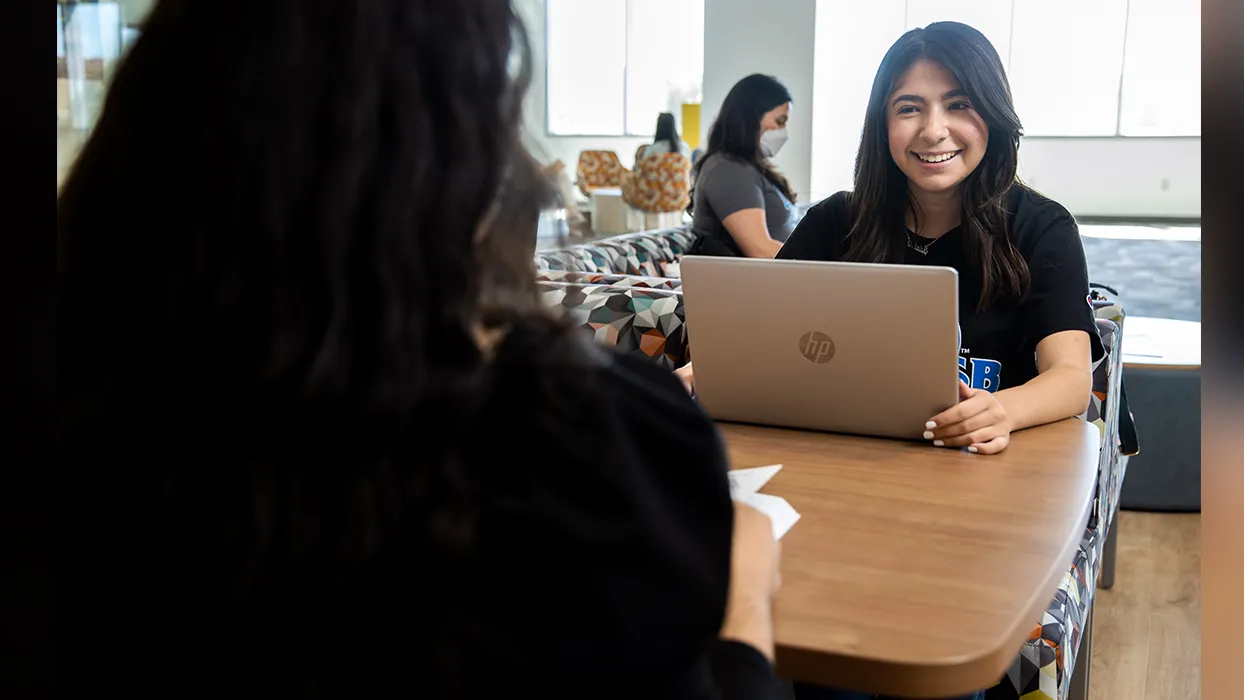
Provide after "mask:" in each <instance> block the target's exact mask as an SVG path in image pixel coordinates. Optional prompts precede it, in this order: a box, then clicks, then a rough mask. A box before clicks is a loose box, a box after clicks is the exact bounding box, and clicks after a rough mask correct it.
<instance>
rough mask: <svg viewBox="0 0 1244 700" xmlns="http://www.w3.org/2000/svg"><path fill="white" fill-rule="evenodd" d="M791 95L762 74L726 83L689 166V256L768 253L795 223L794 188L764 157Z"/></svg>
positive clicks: (772, 149)
mask: <svg viewBox="0 0 1244 700" xmlns="http://www.w3.org/2000/svg"><path fill="white" fill-rule="evenodd" d="M790 109H791V96H790V92H789V91H788V90H787V89H786V87H785V86H784V85H782V84H781V83H780V82H778V81H777V79H776V78H773V77H771V76H768V75H759V74H757V75H749V76H747V77H746V78H743V79H742V80H740V81H739V82H738V83H736V84H735V85H734V87H733V88H731V89H730V92H729V93H728V94H727V95H726V99H725V100H724V101H723V102H722V104H721V111H720V112H719V113H718V114H717V118H716V120H714V121H713V125H712V127H710V128H709V131H708V148H707V150H706V151H705V152H704V154H703V155H702V156H701V157H700V158H699V159H698V160H696V162H695V165H694V166H693V168H692V173H691V175H692V183H693V190H694V191H693V192H692V199H691V205H692V207H691V214H692V220H691V230H692V232H693V233H695V235H696V240H695V242H694V243H692V245H691V249H690V251H689V252H690V253H692V254H694V255H726V256H734V257H748V258H772V257H773V256H774V255H775V254H777V251H778V249H779V248H781V247H782V241H785V240H786V238H787V237H788V236H789V235H790V232H791V230H793V229H794V227H795V219H794V217H793V215H792V206H793V204H794V201H795V193H794V192H793V191H792V190H791V188H790V184H789V183H788V182H787V181H786V178H785V177H783V176H782V175H781V173H779V172H778V171H777V170H776V169H775V168H774V167H773V164H772V163H771V162H770V160H769V159H770V158H773V157H774V156H775V155H777V153H778V151H779V150H781V148H782V145H783V144H784V143H786V122H787V120H788V119H789V118H790Z"/></svg>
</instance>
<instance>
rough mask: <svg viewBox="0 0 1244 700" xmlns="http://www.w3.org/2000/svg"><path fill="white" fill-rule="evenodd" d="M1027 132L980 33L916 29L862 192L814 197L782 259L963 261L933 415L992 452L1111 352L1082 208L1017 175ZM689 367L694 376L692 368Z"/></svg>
mask: <svg viewBox="0 0 1244 700" xmlns="http://www.w3.org/2000/svg"><path fill="white" fill-rule="evenodd" d="M1021 133H1022V130H1021V125H1020V120H1019V117H1018V116H1016V114H1015V110H1014V107H1013V104H1012V100H1011V91H1010V86H1009V84H1008V82H1007V79H1006V74H1005V72H1004V69H1003V66H1002V62H1001V60H1000V59H999V58H998V54H997V52H996V51H995V50H994V48H993V46H992V45H990V44H989V42H988V40H987V39H986V38H985V37H984V35H983V34H981V33H980V32H979V31H977V30H975V29H973V28H972V27H969V26H967V25H964V24H959V23H955V22H938V23H935V24H932V25H929V26H928V27H927V28H925V29H914V30H912V31H910V32H908V33H907V34H905V35H903V37H902V38H900V39H899V40H898V42H896V43H895V44H894V46H893V47H891V48H890V50H889V52H888V53H887V54H886V56H885V58H884V59H883V61H882V63H881V67H880V69H879V70H878V71H877V75H876V79H875V80H874V82H873V87H872V93H871V95H870V97H869V103H868V112H867V115H866V117H865V122H864V130H863V136H862V140H861V143H860V148H859V154H858V156H857V159H856V163H855V189H854V190H853V191H852V192H839V193H838V194H835V195H833V196H832V197H829V198H828V199H826V200H824V201H822V202H820V203H818V204H817V205H815V206H813V207H812V208H811V209H809V211H808V213H807V215H806V216H805V217H804V218H803V220H802V221H801V222H800V223H799V226H798V227H797V228H796V229H795V231H794V233H793V234H792V235H791V237H790V239H789V240H788V241H787V242H786V244H785V245H784V246H783V247H782V250H781V252H780V253H778V255H777V257H778V258H779V259H796V260H830V261H852V262H866V263H903V264H911V265H941V266H948V267H953V268H955V269H956V270H957V271H958V272H959V304H960V308H959V325H960V333H961V343H960V345H961V347H960V357H959V378H960V402H959V403H958V404H957V405H956V406H954V407H952V408H950V409H948V410H947V411H945V412H943V413H941V414H939V415H936V416H930V417H929V422H928V424H927V425H926V426H925V428H926V431H925V433H924V437H925V438H926V439H928V440H930V441H931V442H932V444H933V445H935V446H938V447H952V448H960V449H967V450H968V451H970V452H978V453H982V454H993V453H997V452H1001V451H1002V450H1004V449H1006V447H1007V445H1008V444H1009V443H1010V436H1011V433H1012V432H1014V431H1017V430H1021V429H1023V428H1027V427H1031V426H1037V425H1042V424H1045V423H1051V422H1054V421H1057V420H1061V419H1064V418H1068V417H1072V416H1076V415H1079V414H1081V413H1083V412H1084V411H1085V410H1086V409H1087V407H1088V404H1089V400H1090V393H1091V390H1092V362H1094V361H1096V360H1098V359H1100V358H1101V357H1102V355H1103V354H1104V349H1103V347H1102V344H1101V339H1100V337H1099V336H1098V334H1097V329H1096V322H1095V319H1094V316H1093V311H1092V306H1091V304H1090V302H1089V300H1088V298H1087V296H1088V294H1089V287H1088V275H1087V269H1086V264H1085V259H1084V248H1083V245H1082V244H1081V241H1080V235H1079V230H1078V229H1077V226H1076V222H1075V219H1074V218H1073V217H1072V216H1071V214H1070V213H1068V212H1067V210H1066V209H1065V208H1063V207H1062V206H1061V205H1059V204H1058V203H1057V202H1054V201H1052V200H1050V199H1047V198H1046V197H1043V196H1042V195H1040V194H1038V193H1037V192H1036V191H1034V190H1033V189H1031V188H1029V187H1027V186H1025V185H1024V184H1023V183H1022V182H1020V181H1019V179H1018V177H1017V173H1016V167H1017V162H1018V153H1019V138H1020V135H1021ZM827 303H839V302H838V301H837V300H827ZM841 303H859V302H857V301H851V302H847V301H845V300H843V301H842V302H841ZM677 374H678V375H679V377H680V378H681V379H682V380H683V383H684V385H685V386H686V387H687V388H688V389H692V388H693V386H694V374H693V370H692V367H691V365H687V366H685V367H683V368H681V369H679V370H677Z"/></svg>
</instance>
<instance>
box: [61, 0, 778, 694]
mask: <svg viewBox="0 0 1244 700" xmlns="http://www.w3.org/2000/svg"><path fill="white" fill-rule="evenodd" d="M447 47H449V48H448V49H447ZM528 58H529V55H528V48H527V43H526V37H525V34H524V32H523V28H522V26H521V24H520V23H519V22H518V21H517V19H516V17H515V15H514V11H513V9H512V8H511V6H510V3H509V2H508V0H457V1H456V2H442V1H440V0H357V1H356V2H349V3H343V2H323V1H320V0H269V1H268V2H247V3H222V2H214V1H213V0H178V1H173V0H165V1H163V2H160V3H159V4H158V5H157V6H156V7H155V9H154V10H153V11H152V13H151V14H150V16H149V18H148V20H147V22H146V25H145V27H144V31H143V33H142V35H141V37H140V38H139V39H138V41H137V42H136V44H135V45H134V46H133V48H132V50H131V52H130V53H129V54H128V56H126V58H125V59H124V61H123V62H122V64H121V66H120V68H119V70H118V72H117V73H116V75H115V78H114V81H113V85H112V88H111V91H110V93H109V95H108V96H107V100H106V102H105V105H104V108H103V111H102V114H101V116H100V118H99V121H98V124H97V126H96V127H95V130H94V132H93V135H92V137H91V139H90V141H89V142H88V143H87V144H86V146H85V148H84V150H83V152H82V154H81V156H80V158H79V160H78V162H77V163H76V166H75V167H74V169H73V171H72V173H71V174H70V176H69V179H68V181H67V182H66V183H65V185H64V188H63V190H62V192H61V195H60V197H59V200H58V203H57V216H58V225H59V244H60V247H59V251H60V261H59V287H60V289H59V300H60V303H61V307H60V314H59V322H60V324H61V325H60V336H59V341H58V350H59V360H60V365H59V368H58V372H59V375H58V381H59V389H60V391H61V395H62V400H63V404H62V407H61V415H62V418H63V425H62V426H61V435H60V440H59V445H60V449H61V451H62V452H61V455H60V462H59V463H60V464H64V465H68V466H74V465H76V466H79V467H81V468H80V469H78V470H76V471H75V476H76V477H77V478H76V479H75V487H74V490H73V491H72V493H71V495H70V497H69V503H67V506H68V507H69V508H70V509H71V512H73V513H75V514H76V515H77V517H79V518H81V519H82V523H83V524H84V527H83V528H81V529H79V530H78V531H77V533H78V537H79V538H80V539H87V540H89V541H90V542H91V543H93V544H94V546H91V545H88V547H89V548H88V549H87V551H85V552H84V553H83V554H84V555H85V556H84V557H83V558H82V559H81V560H79V561H78V562H75V564H74V565H75V566H77V567H79V568H77V569H76V570H69V571H66V572H65V573H66V575H65V581H66V582H67V583H66V584H65V589H64V590H63V591H62V597H61V598H60V600H59V603H60V605H61V609H62V615H61V619H62V620H64V621H66V622H65V624H66V625H72V628H70V627H68V626H67V627H66V628H65V629H62V630H61V634H62V639H63V640H64V642H63V643H64V647H62V649H63V658H62V663H63V664H64V665H65V667H67V668H72V669H73V671H72V673H70V674H66V679H65V680H64V684H65V686H66V687H67V688H68V687H72V686H74V685H81V686H82V688H81V691H82V692H72V691H70V692H68V693H67V695H70V696H85V695H86V694H87V693H88V692H89V690H88V689H92V690H93V689H97V688H100V687H112V688H124V690H125V694H126V695H127V696H129V697H133V698H218V697H229V698H238V697H265V698H306V699H311V698H315V699H317V700H324V699H331V698H375V697H410V698H414V697H431V698H446V697H500V696H502V695H503V694H504V695H521V694H523V691H524V690H526V691H531V692H537V693H538V694H539V695H540V696H541V697H559V696H562V695H566V694H570V693H571V692H575V693H582V692H584V688H582V687H579V686H578V684H576V683H572V682H570V681H569V678H570V677H571V675H572V674H579V673H583V674H591V676H590V677H591V678H592V679H593V680H594V681H595V682H594V683H592V687H591V688H590V690H589V691H588V694H589V695H591V696H593V697H626V698H638V697H644V698H648V697H671V698H672V697H678V698H710V697H749V698H769V697H773V696H774V694H775V692H776V686H775V683H774V678H773V671H772V663H771V662H772V658H773V638H772V635H773V632H772V620H771V617H770V615H771V612H770V610H771V608H770V602H771V598H772V596H773V594H774V592H775V591H776V587H777V574H776V571H777V549H776V544H775V543H774V542H773V536H772V531H771V529H770V524H769V523H768V520H767V518H765V517H764V516H763V515H760V514H759V513H757V512H756V511H752V510H750V509H748V508H743V507H740V506H732V504H731V501H730V497H729V491H728V486H727V482H726V477H725V468H726V461H725V459H726V458H725V453H724V450H723V447H722V445H721V442H720V440H719V437H718V435H717V433H716V431H715V429H714V426H713V423H712V422H711V421H710V420H709V419H708V418H707V417H706V416H705V415H704V414H703V413H702V412H700V411H699V409H698V408H697V407H696V406H695V405H694V403H693V402H692V401H691V400H690V399H688V397H687V396H686V395H685V393H684V392H683V391H682V390H681V388H680V387H679V385H678V383H677V382H676V381H674V380H672V379H671V378H670V377H669V375H668V373H666V372H664V371H662V370H660V369H658V368H657V367H655V366H652V365H648V364H644V363H641V362H639V361H636V360H632V359H628V358H626V357H622V356H618V355H614V354H611V353H610V352H608V351H606V350H605V349H603V348H601V347H599V346H597V345H594V344H591V343H590V342H589V341H588V340H587V339H586V337H585V336H583V335H582V334H581V333H580V332H579V331H577V330H575V329H574V328H573V327H572V326H571V325H570V324H568V323H565V322H562V321H560V320H558V319H555V318H553V317H551V316H550V315H548V313H546V311H545V310H544V309H543V308H542V307H541V305H540V302H539V300H538V297H537V294H536V292H535V289H534V280H533V275H532V269H531V268H532V255H533V252H534V246H535V228H536V218H537V212H538V211H539V209H540V207H541V206H542V205H543V204H544V203H545V202H546V201H548V198H549V196H550V187H549V182H548V180H547V178H545V177H543V176H542V175H541V173H540V171H539V167H538V165H536V164H535V163H534V161H533V160H532V159H531V158H530V157H529V156H528V155H527V154H526V152H525V151H524V150H523V149H522V147H521V146H520V141H519V133H518V125H519V124H521V123H522V119H521V114H520V104H521V101H522V95H523V90H524V88H525V86H526V84H527V81H528V77H529V70H530V65H529V62H528ZM134 192H141V193H142V203H141V205H140V206H138V207H137V208H135V207H134V204H133V202H134V200H133V198H132V194H133V193H134ZM587 405H591V406H592V410H591V411H584V410H583V407H584V406H587ZM105 467H106V468H105ZM67 566H69V565H68V564H67ZM585 677H587V676H585ZM75 690H76V689H75Z"/></svg>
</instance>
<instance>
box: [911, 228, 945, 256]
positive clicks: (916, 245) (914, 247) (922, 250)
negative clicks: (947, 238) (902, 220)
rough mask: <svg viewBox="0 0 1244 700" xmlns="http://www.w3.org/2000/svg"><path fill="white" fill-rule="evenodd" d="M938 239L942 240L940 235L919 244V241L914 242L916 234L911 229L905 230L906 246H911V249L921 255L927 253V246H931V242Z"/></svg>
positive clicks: (935, 241)
mask: <svg viewBox="0 0 1244 700" xmlns="http://www.w3.org/2000/svg"><path fill="white" fill-rule="evenodd" d="M940 240H942V236H938V237H937V238H934V239H933V240H931V241H929V242H928V243H925V244H924V245H920V244H919V243H917V242H916V234H914V233H912V232H911V231H908V232H907V247H908V248H911V249H912V250H914V251H916V252H917V253H919V254H921V255H928V254H929V248H931V247H933V244H934V243H937V242H938V241H940Z"/></svg>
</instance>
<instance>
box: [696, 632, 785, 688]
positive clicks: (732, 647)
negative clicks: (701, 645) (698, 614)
mask: <svg viewBox="0 0 1244 700" xmlns="http://www.w3.org/2000/svg"><path fill="white" fill-rule="evenodd" d="M712 668H713V681H714V683H715V684H716V686H717V697H719V698H721V700H762V699H766V700H767V699H769V698H772V700H778V698H781V697H782V696H783V695H782V692H781V691H782V689H781V685H780V684H779V682H778V678H777V674H776V673H774V671H773V664H771V663H769V660H768V659H766V658H765V656H764V654H761V653H760V651H759V650H757V649H756V648H755V647H753V646H750V645H748V644H743V643H742V642H735V641H727V640H718V641H717V642H716V644H715V645H714V646H713V656H712Z"/></svg>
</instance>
